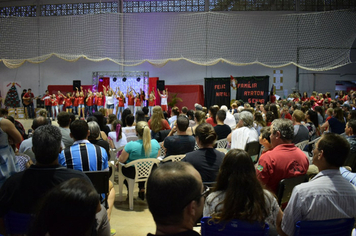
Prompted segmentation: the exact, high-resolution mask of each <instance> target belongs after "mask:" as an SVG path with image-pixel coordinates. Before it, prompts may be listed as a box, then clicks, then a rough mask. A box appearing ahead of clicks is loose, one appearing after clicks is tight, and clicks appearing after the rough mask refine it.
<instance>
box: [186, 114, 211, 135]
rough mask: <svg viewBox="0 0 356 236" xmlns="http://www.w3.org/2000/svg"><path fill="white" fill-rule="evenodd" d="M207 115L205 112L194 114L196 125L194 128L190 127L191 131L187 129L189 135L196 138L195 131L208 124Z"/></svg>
mask: <svg viewBox="0 0 356 236" xmlns="http://www.w3.org/2000/svg"><path fill="white" fill-rule="evenodd" d="M205 115H206V114H205V112H203V111H196V112H195V113H194V121H195V125H194V126H193V127H190V129H187V134H188V135H193V136H195V129H196V128H197V127H198V125H200V124H203V123H206V120H205Z"/></svg>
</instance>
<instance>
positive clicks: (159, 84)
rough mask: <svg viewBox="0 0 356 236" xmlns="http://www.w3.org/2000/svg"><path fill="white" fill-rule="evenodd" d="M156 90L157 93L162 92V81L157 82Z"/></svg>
mask: <svg viewBox="0 0 356 236" xmlns="http://www.w3.org/2000/svg"><path fill="white" fill-rule="evenodd" d="M157 88H158V90H159V91H162V90H164V80H157Z"/></svg>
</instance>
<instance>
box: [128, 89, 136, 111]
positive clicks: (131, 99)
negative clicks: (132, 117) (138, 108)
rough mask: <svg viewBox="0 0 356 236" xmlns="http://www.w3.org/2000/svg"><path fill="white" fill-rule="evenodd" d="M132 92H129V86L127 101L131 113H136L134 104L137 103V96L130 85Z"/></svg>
mask: <svg viewBox="0 0 356 236" xmlns="http://www.w3.org/2000/svg"><path fill="white" fill-rule="evenodd" d="M130 89H131V90H130V92H129V88H127V93H126V97H127V99H128V101H127V106H128V108H129V109H130V111H131V113H132V114H133V113H134V104H135V96H134V95H133V93H132V87H130Z"/></svg>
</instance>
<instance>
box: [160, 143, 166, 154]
mask: <svg viewBox="0 0 356 236" xmlns="http://www.w3.org/2000/svg"><path fill="white" fill-rule="evenodd" d="M159 146H160V147H161V149H160V150H161V154H160V156H161V157H164V156H166V149H165V148H164V146H163V142H160V143H159Z"/></svg>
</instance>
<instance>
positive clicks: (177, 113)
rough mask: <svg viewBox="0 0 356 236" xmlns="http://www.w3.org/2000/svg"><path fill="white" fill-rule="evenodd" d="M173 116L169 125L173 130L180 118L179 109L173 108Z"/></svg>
mask: <svg viewBox="0 0 356 236" xmlns="http://www.w3.org/2000/svg"><path fill="white" fill-rule="evenodd" d="M171 113H172V116H171V118H169V119H168V122H169V125H170V126H171V128H172V127H173V126H174V125H175V122H176V120H177V118H178V116H179V108H178V107H172V111H171Z"/></svg>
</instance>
